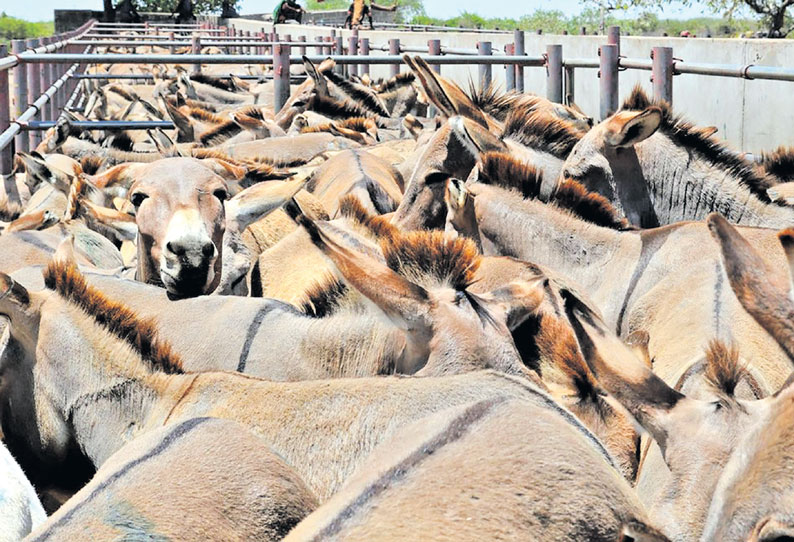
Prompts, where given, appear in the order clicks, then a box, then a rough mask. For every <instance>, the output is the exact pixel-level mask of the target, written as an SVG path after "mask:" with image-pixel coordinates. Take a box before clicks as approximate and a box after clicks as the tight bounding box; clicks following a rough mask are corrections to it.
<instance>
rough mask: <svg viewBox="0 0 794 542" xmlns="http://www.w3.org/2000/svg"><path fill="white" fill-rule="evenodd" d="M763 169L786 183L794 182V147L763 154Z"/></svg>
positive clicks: (780, 148)
mask: <svg viewBox="0 0 794 542" xmlns="http://www.w3.org/2000/svg"><path fill="white" fill-rule="evenodd" d="M760 163H761V167H762V168H764V170H765V171H766V172H767V173H769V174H770V175H774V176H775V177H777V178H779V179H780V180H781V181H784V182H791V181H794V147H778V148H777V149H775V150H774V151H772V152H768V153H767V152H765V153H762V154H761V162H760Z"/></svg>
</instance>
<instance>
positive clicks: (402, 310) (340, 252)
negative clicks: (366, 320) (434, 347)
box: [298, 215, 429, 331]
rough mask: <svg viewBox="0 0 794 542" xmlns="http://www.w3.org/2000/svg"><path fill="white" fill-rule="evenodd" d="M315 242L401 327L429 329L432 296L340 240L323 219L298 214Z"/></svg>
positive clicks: (349, 278)
mask: <svg viewBox="0 0 794 542" xmlns="http://www.w3.org/2000/svg"><path fill="white" fill-rule="evenodd" d="M298 223H299V224H301V225H302V226H303V227H304V228H306V231H307V232H308V233H309V236H310V237H311V239H312V242H313V243H314V244H315V245H316V246H317V248H319V249H320V250H322V251H323V253H324V254H325V255H326V256H328V258H330V259H331V261H332V262H334V264H335V265H336V267H337V269H339V271H340V272H341V273H342V275H343V276H344V277H345V280H347V281H348V282H349V283H350V284H352V285H353V287H354V288H356V289H357V290H358V291H359V292H361V293H362V294H363V295H365V296H366V297H367V298H368V299H369V300H370V301H372V302H373V303H375V304H376V305H377V306H378V307H380V309H381V310H382V311H383V312H384V313H385V314H386V315H387V316H388V317H389V319H390V320H391V321H392V322H393V323H394V324H395V325H396V326H397V327H399V328H401V329H403V330H405V331H419V330H424V329H427V327H428V322H427V318H426V316H427V313H428V310H429V309H428V305H429V296H428V293H427V291H426V290H425V289H424V288H422V287H421V286H419V285H417V284H414V283H412V282H410V281H408V280H406V279H404V278H403V277H401V276H400V275H398V274H397V273H395V272H394V271H392V270H391V269H389V268H388V267H387V266H386V265H385V264H383V263H382V262H379V261H378V260H376V259H375V258H373V257H371V256H367V255H365V254H363V253H361V252H359V251H356V250H353V249H350V248H347V247H345V246H343V245H342V244H341V243H340V242H337V241H336V240H335V239H334V238H333V237H334V236H332V234H331V230H330V229H329V228H326V226H325V225H324V224H323V223H321V222H312V221H311V220H309V219H308V218H306V216H305V215H300V216H298Z"/></svg>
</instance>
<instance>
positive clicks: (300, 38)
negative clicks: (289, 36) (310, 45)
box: [298, 36, 306, 56]
mask: <svg viewBox="0 0 794 542" xmlns="http://www.w3.org/2000/svg"><path fill="white" fill-rule="evenodd" d="M298 41H302V42H306V36H298ZM298 54H299V55H300V56H306V46H305V45H300V46H299V47H298Z"/></svg>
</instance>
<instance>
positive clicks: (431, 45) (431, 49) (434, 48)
mask: <svg viewBox="0 0 794 542" xmlns="http://www.w3.org/2000/svg"><path fill="white" fill-rule="evenodd" d="M427 54H429V55H433V56H440V55H441V40H427ZM430 69H431V70H433V71H434V72H436V73H441V64H431V66H430Z"/></svg>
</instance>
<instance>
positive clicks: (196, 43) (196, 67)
mask: <svg viewBox="0 0 794 542" xmlns="http://www.w3.org/2000/svg"><path fill="white" fill-rule="evenodd" d="M190 53H191V54H193V55H198V54H201V41H200V38H199V35H198V34H196V33H193V35H192V36H190ZM199 72H201V63H200V62H199V63H196V64H193V73H199Z"/></svg>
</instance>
